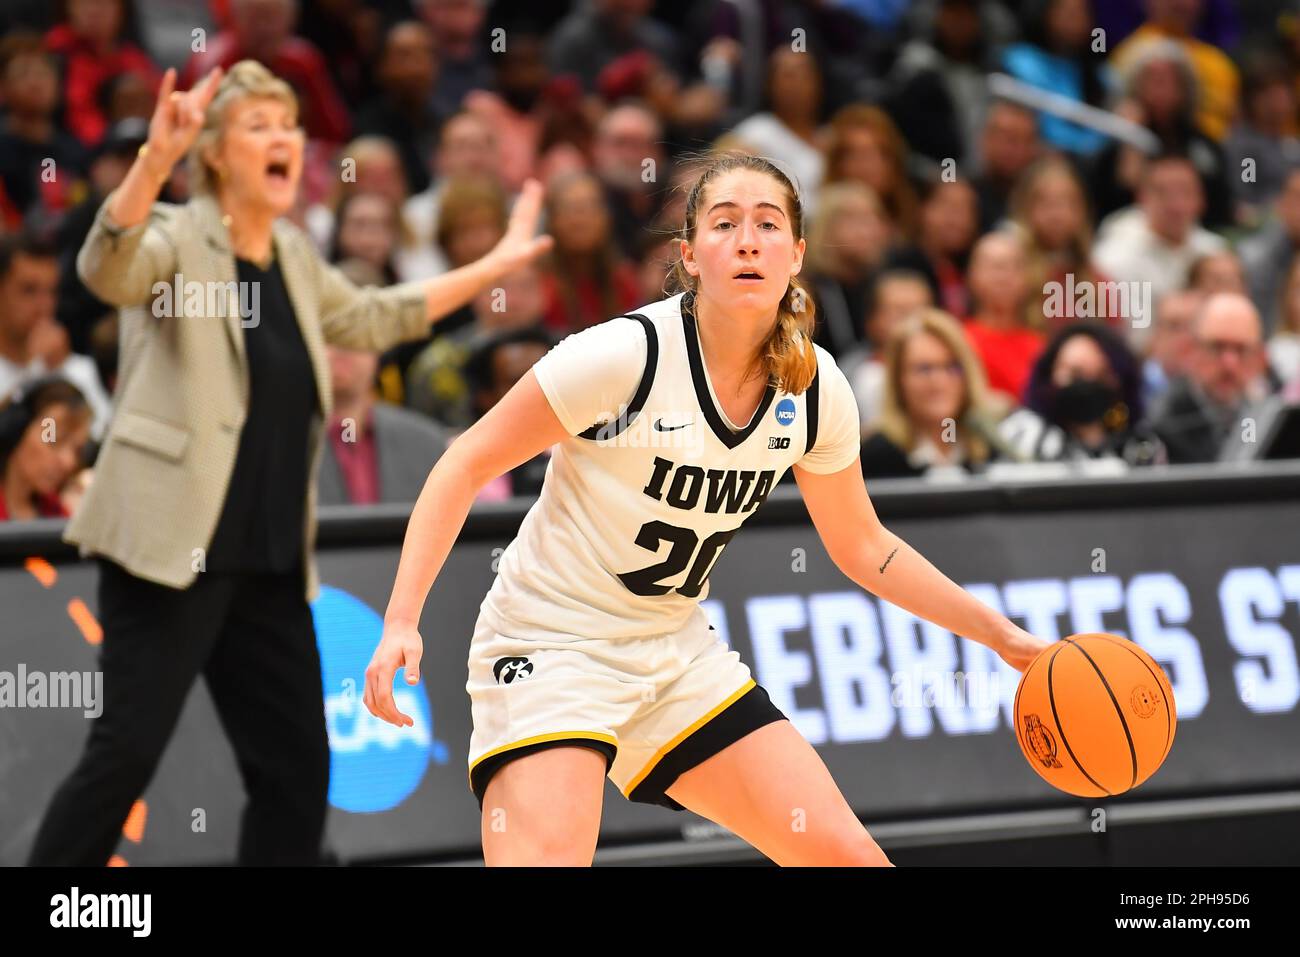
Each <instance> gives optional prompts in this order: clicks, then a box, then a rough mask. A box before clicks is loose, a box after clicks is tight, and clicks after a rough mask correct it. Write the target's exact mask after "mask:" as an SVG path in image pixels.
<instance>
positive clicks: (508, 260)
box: [487, 179, 555, 275]
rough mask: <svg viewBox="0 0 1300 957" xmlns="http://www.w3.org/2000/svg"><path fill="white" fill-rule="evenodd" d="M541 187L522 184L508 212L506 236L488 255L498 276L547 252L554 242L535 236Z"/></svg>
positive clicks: (542, 236)
mask: <svg viewBox="0 0 1300 957" xmlns="http://www.w3.org/2000/svg"><path fill="white" fill-rule="evenodd" d="M542 192H543V190H542V184H541V183H540V182H538V181H537V180H535V179H529V180H527V181H526V182H525V183H524V186H523V189H522V190H520V192H519V198H518V199H516V200H515V205H514V208H513V209H511V210H510V222H509V223H508V224H507V226H506V232H505V235H504V236H502V237H501V240H500V241H499V242H498V243H497V244H496V245H495V246H494V247H493V248H492V251H491V252H489V253H488V255H487V258H488V259H489V260H492V261H493V263H494V265H495V266H496V268H497V269H498V270H499V271H500V274H501V275H505V274H507V273H509V272H511V271H512V270H514V269H518V268H519V267H520V266H523V265H525V264H526V263H529V262H531V261H532V260H534V259H536V258H537V257H538V256H540V255H542V254H543V253H545V252H547V251H548V250H549V249H550V248H551V247H552V246H553V245H554V244H555V241H554V240H553V239H552V238H551V237H550V236H547V235H541V236H538V235H536V233H537V222H538V220H539V219H540V217H541V214H542Z"/></svg>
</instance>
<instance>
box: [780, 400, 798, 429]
mask: <svg viewBox="0 0 1300 957" xmlns="http://www.w3.org/2000/svg"><path fill="white" fill-rule="evenodd" d="M776 421H777V422H779V423H781V424H782V425H794V399H782V400H781V401H780V402H778V403H777V404H776Z"/></svg>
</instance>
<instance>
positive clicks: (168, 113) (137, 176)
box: [108, 67, 222, 228]
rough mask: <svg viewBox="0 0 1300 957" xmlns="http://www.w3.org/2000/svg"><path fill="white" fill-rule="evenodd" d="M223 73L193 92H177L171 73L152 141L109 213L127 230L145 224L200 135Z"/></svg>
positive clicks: (154, 120)
mask: <svg viewBox="0 0 1300 957" xmlns="http://www.w3.org/2000/svg"><path fill="white" fill-rule="evenodd" d="M221 77H222V70H221V67H217V68H216V69H214V70H212V71H211V72H210V73H209V74H208V75H207V76H205V77H204V78H203V79H202V80H201V81H200V82H199V83H198V84H197V85H196V86H195V87H194V89H192V90H190V91H189V92H186V93H182V92H180V91H178V90H177V89H176V70H175V68H174V67H173V68H171V69H169V70H168V71H167V72H166V73H165V74H164V75H163V80H162V86H161V87H160V88H159V90H158V102H157V103H156V104H155V105H154V110H153V116H152V118H150V120H149V140H148V142H146V143H145V145H144V146H143V147H141V149H140V155H139V156H138V157H136V161H135V163H134V164H132V166H131V169H130V170H129V171H128V172H127V175H126V178H125V179H124V180H123V181H122V185H121V186H119V187H118V189H117V191H116V192H115V193H114V194H113V202H112V205H111V206H109V208H108V213H109V215H110V216H112V218H113V221H114V222H115V223H117V224H118V225H119V226H121V227H123V228H130V227H131V226H134V225H136V224H137V223H141V222H144V220H145V218H146V217H147V216H148V215H149V209H150V207H152V206H153V203H154V201H155V200H156V199H157V198H158V193H159V192H160V191H161V190H162V187H163V184H164V183H166V182H167V179H168V177H170V176H171V172H172V167H173V166H175V165H176V163H177V162H178V161H179V160H180V159H181V158H182V157H183V156H184V155H185V154H186V153H187V152H189V149H190V147H191V146H192V145H194V141H195V139H197V138H198V135H199V131H200V130H202V129H203V119H204V116H205V114H206V113H207V109H208V104H209V103H211V102H212V98H213V97H214V96H215V95H216V93H217V86H218V84H220V83H221Z"/></svg>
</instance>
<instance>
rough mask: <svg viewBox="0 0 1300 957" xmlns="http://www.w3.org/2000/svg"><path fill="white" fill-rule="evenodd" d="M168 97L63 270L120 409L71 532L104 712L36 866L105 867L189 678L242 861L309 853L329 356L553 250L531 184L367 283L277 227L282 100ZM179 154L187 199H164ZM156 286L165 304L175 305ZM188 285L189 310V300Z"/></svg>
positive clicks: (248, 72)
mask: <svg viewBox="0 0 1300 957" xmlns="http://www.w3.org/2000/svg"><path fill="white" fill-rule="evenodd" d="M174 86H175V72H174V71H171V70H169V71H168V72H167V75H166V76H165V77H164V79H163V84H162V90H161V92H160V94H159V99H158V104H157V106H156V108H155V111H154V115H153V118H152V120H151V121H150V125H149V140H148V143H147V144H146V145H145V146H144V147H142V148H141V151H140V156H139V157H138V159H137V160H136V162H135V164H134V165H133V166H132V168H131V171H130V173H129V174H128V175H127V177H126V179H125V181H124V182H123V183H122V185H121V186H119V187H118V189H117V190H115V191H114V192H113V193H112V194H110V195H109V197H108V198H107V199H106V200H105V201H104V204H103V206H102V207H101V209H100V211H99V213H98V215H97V217H96V219H95V223H94V226H93V228H92V229H91V231H90V234H89V235H88V236H87V237H86V241H85V244H84V245H83V247H82V249H81V252H80V254H79V255H78V257H77V271H78V273H79V274H80V276H81V277H82V279H83V281H84V282H85V283H86V286H87V287H88V288H89V289H90V290H91V291H92V292H94V293H95V294H96V295H98V296H99V297H100V298H101V299H103V300H105V301H106V302H110V303H112V304H114V305H116V306H119V307H121V308H122V309H123V312H122V320H121V347H120V348H121V357H120V363H119V369H120V371H119V381H118V387H117V395H116V412H115V415H114V418H113V421H112V424H111V426H110V428H109V430H108V433H107V437H106V439H105V442H104V446H103V449H102V451H101V452H100V455H99V459H98V461H97V463H96V467H95V481H94V482H93V484H92V485H91V487H90V491H89V492H88V494H87V496H86V498H85V500H84V501H83V503H82V504H81V506H80V507H79V508H78V509H77V510H76V512H75V513H74V515H73V517H72V518H71V520H70V521H69V523H68V527H67V530H66V532H65V533H64V537H65V538H66V539H67V540H68V541H70V542H72V543H75V544H77V545H80V546H81V548H82V550H83V552H85V553H93V554H94V555H96V556H97V558H98V561H99V565H100V577H99V614H100V623H101V625H102V626H103V643H102V645H101V652H100V655H101V657H100V667H101V669H102V670H103V672H104V688H105V701H104V710H103V714H102V715H101V716H100V717H99V718H98V719H97V720H96V721H95V723H94V725H93V727H92V728H91V731H90V736H89V740H88V741H87V744H86V747H85V750H84V752H83V754H82V756H81V759H80V761H79V762H78V764H77V766H76V768H75V769H74V770H73V772H72V773H71V775H70V776H69V777H68V778H67V779H66V780H65V781H64V783H63V784H62V786H61V787H60V788H59V789H58V791H57V793H56V794H55V796H54V798H53V800H52V802H51V804H50V807H49V809H48V810H47V812H46V815H45V819H44V821H43V822H42V824H41V827H40V830H39V831H38V833H37V835H36V840H35V844H34V846H33V848H32V851H31V855H30V863H33V864H82V865H103V864H104V863H106V862H107V861H108V859H109V856H110V855H111V854H112V852H113V849H114V847H115V846H116V844H117V840H118V837H119V834H120V832H121V828H122V825H123V822H124V821H125V820H126V817H127V814H128V813H129V811H130V809H131V806H132V803H133V802H134V801H135V800H136V798H138V797H139V796H140V794H141V793H142V792H143V791H144V789H145V787H146V786H147V785H148V783H149V780H150V778H151V777H152V776H153V773H154V769H155V768H156V766H157V764H158V760H159V758H160V757H161V755H162V753H163V750H164V749H165V747H166V744H167V741H168V739H169V737H170V736H171V733H172V730H173V728H174V727H175V725H176V722H177V719H178V717H179V715H180V712H181V708H182V706H183V705H184V703H185V700H186V698H187V696H188V694H189V690H190V687H191V685H192V684H193V682H194V679H195V677H196V676H197V675H198V674H199V673H202V674H203V676H204V678H205V680H206V681H207V683H208V688H209V690H210V691H211V694H212V698H213V701H214V703H215V705H216V708H217V712H218V714H219V715H220V718H221V722H222V725H223V727H224V728H225V730H226V733H227V734H228V735H229V737H230V740H231V743H232V745H233V746H234V749H235V753H236V756H237V758H238V764H239V770H240V774H241V776H242V778H243V782H244V786H245V789H246V791H247V792H248V804H247V806H246V808H245V810H244V815H243V820H242V822H241V833H240V840H239V861H240V863H241V864H260V863H274V864H289V863H294V864H297V863H312V862H315V861H316V860H317V859H318V856H319V851H320V842H321V836H322V833H323V830H324V824H325V812H326V794H327V790H328V783H329V743H328V737H327V734H326V729H325V718H324V703H323V695H322V689H321V674H320V663H319V660H318V657H317V651H316V642H315V635H314V631H313V627H312V617H311V610H310V607H309V605H308V602H309V601H310V600H311V599H312V598H313V597H314V596H315V594H316V592H317V588H318V578H317V573H316V568H315V564H314V561H313V557H312V549H313V543H314V540H315V524H316V483H315V474H316V468H317V462H318V459H319V456H320V452H321V446H322V430H323V428H324V426H323V423H324V422H327V421H328V420H329V414H330V406H331V403H330V373H329V365H328V362H327V360H326V352H325V345H326V343H332V344H337V345H340V346H344V347H347V348H351V349H371V350H383V349H387V348H388V347H390V346H392V345H394V344H395V343H397V342H400V341H403V340H405V339H413V338H417V337H420V336H423V335H426V334H427V332H428V326H429V323H431V322H436V321H437V320H438V319H439V318H440V317H442V316H444V315H446V314H447V313H449V312H451V311H453V310H454V309H457V308H459V307H460V306H461V305H463V304H465V303H466V302H469V301H470V300H471V299H472V298H473V297H474V296H475V295H476V294H477V293H478V292H479V291H481V290H482V289H484V288H487V287H488V286H490V285H491V283H492V282H493V281H495V280H496V279H498V278H499V277H501V276H503V275H504V274H506V273H508V272H509V271H510V270H512V269H514V268H516V267H517V266H519V265H521V264H522V263H524V262H526V261H528V260H530V259H532V258H533V257H535V256H537V255H539V254H541V253H542V252H544V251H545V250H546V249H547V248H549V246H550V244H551V240H550V238H549V237H545V236H543V237H535V236H534V235H533V233H534V229H535V226H536V222H537V216H538V209H539V207H540V201H541V187H540V184H538V183H536V182H530V183H528V184H527V185H526V186H525V189H524V191H523V193H522V195H521V197H520V199H519V200H518V202H517V203H516V206H515V210H514V213H513V214H512V216H511V220H510V225H509V227H508V230H507V232H506V235H505V237H504V238H503V239H502V240H501V242H500V243H499V244H498V245H497V246H496V247H495V248H494V249H493V250H492V251H491V252H490V253H488V255H486V256H485V257H483V258H482V259H480V260H478V261H477V262H474V263H471V264H470V265H468V266H464V267H462V268H460V269H456V270H454V271H452V272H449V273H446V274H444V275H442V276H439V277H437V278H435V279H432V280H429V281H426V282H422V283H407V284H402V285H396V286H391V287H389V288H386V289H376V288H365V289H359V288H357V287H356V286H354V285H353V284H352V283H350V282H349V281H348V280H347V279H346V278H345V277H344V276H343V275H342V274H341V273H339V272H338V271H337V270H336V269H334V268H333V267H331V266H329V265H327V264H326V263H325V262H323V261H322V260H321V259H320V258H319V257H318V255H317V253H316V251H315V249H314V247H313V246H312V245H311V242H310V240H309V239H308V238H307V236H306V235H305V234H304V233H303V232H301V231H300V230H298V229H297V228H296V227H294V226H292V225H291V224H289V223H287V222H285V221H282V220H281V219H280V217H282V216H283V215H284V214H285V213H287V212H288V211H289V209H290V208H291V207H292V205H293V202H294V197H295V193H296V191H297V189H298V180H299V175H300V173H301V170H302V162H303V133H302V130H301V128H300V127H299V126H298V110H297V102H296V100H295V97H294V94H293V92H292V90H291V89H290V87H289V86H288V85H287V84H286V83H284V82H283V81H281V80H279V79H277V78H276V77H275V76H274V75H272V74H271V73H270V72H269V71H268V70H267V69H266V68H265V67H263V66H261V65H260V64H258V63H255V62H252V61H243V62H240V63H237V64H235V65H234V66H233V67H232V68H231V69H230V72H229V74H227V75H225V76H224V77H223V76H222V73H221V71H220V70H216V71H213V73H211V74H209V75H208V76H207V77H206V78H204V80H203V81H202V82H200V83H199V84H198V85H196V86H195V88H194V89H192V90H191V91H189V92H187V93H181V92H175V91H174ZM187 153H188V154H189V162H190V173H191V182H192V183H193V193H194V198H193V199H191V200H190V201H189V202H188V203H186V204H185V205H183V206H173V205H168V204H163V203H158V202H156V200H157V197H158V193H159V190H160V189H161V187H162V184H163V183H164V182H165V181H166V179H167V178H168V176H169V174H170V172H171V169H172V167H173V165H174V164H175V163H176V162H177V161H178V160H180V159H181V157H182V156H184V155H185V154H187ZM160 283H161V284H165V285H167V286H172V285H173V284H175V286H176V290H177V293H178V295H177V296H175V297H174V299H173V301H172V303H171V305H170V307H169V308H167V309H161V308H159V306H160V303H161V304H166V300H167V297H166V296H162V297H159V298H158V299H156V300H155V293H156V292H157V286H158V284H160ZM194 283H197V284H199V285H198V287H193V286H192V284H194ZM182 284H183V285H182ZM236 284H237V285H236ZM192 288H199V289H202V290H204V295H203V305H202V306H197V307H195V308H191V301H190V300H191V297H190V296H189V295H188V293H189V291H190V290H191V289H192ZM182 290H183V294H182ZM213 290H215V292H216V294H215V295H214V294H213V292H212V291H213ZM235 290H238V293H236V292H235ZM223 299H224V300H225V301H224V302H223ZM214 305H215V306H217V308H213V307H214ZM250 305H251V306H253V307H254V308H252V309H249V308H248V307H249V306H250ZM183 306H184V307H185V308H182V307H183ZM241 307H242V309H241ZM196 312H198V313H201V314H199V315H196V314H195V313H196ZM160 313H161V315H160ZM187 823H188V822H187Z"/></svg>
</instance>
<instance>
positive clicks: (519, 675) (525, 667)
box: [492, 658, 533, 685]
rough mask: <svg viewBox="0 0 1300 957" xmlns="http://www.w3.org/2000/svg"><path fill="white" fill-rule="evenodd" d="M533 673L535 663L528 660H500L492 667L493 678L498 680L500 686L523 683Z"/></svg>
mask: <svg viewBox="0 0 1300 957" xmlns="http://www.w3.org/2000/svg"><path fill="white" fill-rule="evenodd" d="M532 673H533V663H532V662H531V661H529V660H528V659H527V658H498V659H497V660H496V663H495V664H493V665H492V677H494V678H496V679H497V684H499V685H508V684H510V682H512V681H523V680H524V679H525V678H527V677H528V676H529V675H531V674H532Z"/></svg>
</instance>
